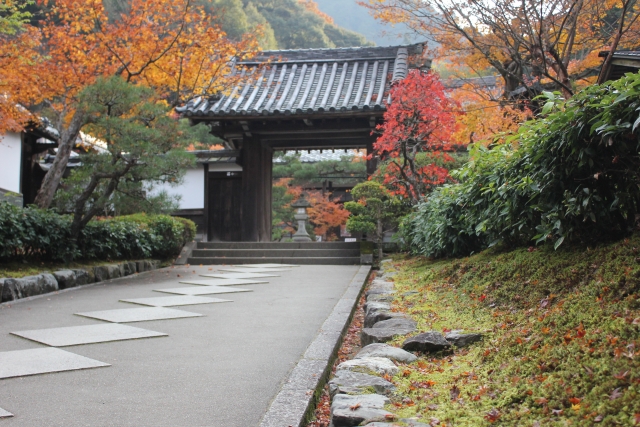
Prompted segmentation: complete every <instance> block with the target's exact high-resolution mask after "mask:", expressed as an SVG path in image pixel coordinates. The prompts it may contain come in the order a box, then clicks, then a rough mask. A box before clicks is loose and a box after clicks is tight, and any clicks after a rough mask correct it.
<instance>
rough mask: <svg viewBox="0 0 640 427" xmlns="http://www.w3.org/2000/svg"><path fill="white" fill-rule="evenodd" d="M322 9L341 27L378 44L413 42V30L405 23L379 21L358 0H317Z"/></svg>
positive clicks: (389, 44)
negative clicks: (395, 23)
mask: <svg viewBox="0 0 640 427" xmlns="http://www.w3.org/2000/svg"><path fill="white" fill-rule="evenodd" d="M315 2H316V3H318V7H319V8H320V10H321V11H322V12H324V13H326V14H327V15H329V16H331V17H332V18H333V20H334V22H335V23H336V25H340V26H341V27H344V28H347V29H349V30H351V31H355V32H358V33H360V34H362V35H364V36H365V37H366V38H367V39H368V40H371V41H372V42H374V43H375V44H376V45H378V46H391V45H398V44H404V43H413V42H416V41H420V40H415V39H414V36H413V34H412V33H411V31H410V30H409V29H408V28H406V27H405V26H403V25H396V26H391V25H387V24H383V23H381V22H379V21H377V20H376V19H375V18H374V17H373V16H371V15H370V14H369V11H368V10H367V8H365V7H363V6H360V5H359V4H358V2H357V0H315Z"/></svg>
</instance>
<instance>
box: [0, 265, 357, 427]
mask: <svg viewBox="0 0 640 427" xmlns="http://www.w3.org/2000/svg"><path fill="white" fill-rule="evenodd" d="M222 268H224V266H220V269H222ZM219 271H220V270H219V269H217V268H216V267H209V266H205V267H199V266H190V267H186V266H181V267H179V268H178V267H176V268H168V269H163V270H156V271H152V272H147V273H143V274H140V275H136V276H130V277H126V278H122V279H116V280H113V281H110V282H105V283H99V284H96V285H93V286H87V287H83V288H80V289H77V290H76V289H74V290H71V291H64V292H60V293H56V294H48V295H44V296H42V297H37V298H34V299H31V300H22V301H18V302H15V303H12V304H2V305H0V354H2V353H6V352H11V351H16V350H29V349H44V348H52V347H47V346H46V345H43V344H40V343H37V342H34V341H31V340H27V339H24V338H21V337H18V336H15V335H11V332H19V331H31V330H42V329H52V328H66V327H77V326H85V325H108V324H111V323H108V322H105V321H101V320H98V319H93V318H88V317H82V316H77V315H74V313H87V312H93V311H105V310H117V309H126V308H139V307H141V306H140V305H135V304H129V303H125V302H120V301H119V300H123V299H128V300H138V299H142V298H158V297H163V296H164V298H166V295H167V294H163V293H159V292H156V291H157V290H162V289H170V288H176V287H180V286H186V285H181V284H180V283H179V282H180V281H182V280H185V279H186V280H190V279H198V277H199V275H201V274H216V273H217V272H219ZM366 272H368V268H364V267H363V268H361V267H359V266H320V265H318V266H316V265H309V266H302V267H296V268H291V270H290V271H281V272H278V275H279V277H269V278H268V279H265V280H267V281H268V282H269V283H266V284H257V285H243V288H246V289H250V290H251V291H252V292H242V293H228V294H227V293H225V294H221V295H220V297H221V298H224V299H225V300H232V301H233V302H226V303H224V304H216V303H209V304H204V303H203V304H197V305H189V306H182V307H181V308H184V309H185V310H187V311H189V312H193V313H198V314H202V315H203V316H202V317H189V318H172V319H163V320H151V321H140V322H136V323H135V325H136V327H139V328H143V329H148V330H150V331H155V332H159V333H163V334H167V335H168V336H166V337H162V338H147V339H134V340H127V341H112V342H105V343H95V344H86V345H72V346H68V347H64V350H65V351H68V352H71V353H73V354H76V355H79V356H84V357H85V358H88V359H91V360H94V361H97V362H99V363H102V364H103V365H102V366H104V365H105V364H109V365H111V366H106V367H102V368H100V369H86V370H74V371H65V372H56V373H48V374H43V375H33V376H24V377H15V378H7V379H2V380H0V407H2V408H4V409H6V410H8V411H10V412H11V413H12V414H14V417H12V418H2V419H1V420H0V427H4V426H11V427H13V426H21V427H31V426H34V427H35V426H38V427H40V426H45V425H46V426H52V427H53V426H65V427H72V426H101V427H103V426H105V427H106V426H118V427H124V426H138V427H146V426H149V427H151V426H154V427H155V426H158V427H160V426H172V427H175V426H180V427H191V426H194V427H195V426H198V427H200V426H214V427H236V426H237V427H240V426H242V427H249V426H258V425H259V424H260V422H261V420H263V418H264V417H265V414H271V415H270V416H271V417H273V415H274V414H276V413H277V411H275V412H274V411H273V410H270V409H269V408H270V407H272V406H273V405H276V406H277V404H279V403H280V404H281V403H282V399H283V397H285V396H286V395H287V393H289V390H294V389H296V390H297V389H298V388H299V387H294V386H292V385H291V382H292V381H293V382H295V381H299V382H306V383H308V382H309V381H310V380H313V381H311V382H314V381H317V379H316V377H317V373H312V374H311V375H312V376H313V378H305V377H304V375H303V376H302V378H297V377H298V376H299V375H300V373H301V372H304V370H303V369H302V368H303V367H305V366H306V365H307V364H317V365H319V366H318V367H317V368H316V369H315V371H314V372H318V370H320V371H322V366H320V365H321V362H318V361H317V360H315V358H314V357H312V356H310V353H311V349H313V348H315V347H314V346H318V345H320V344H322V343H323V342H324V341H326V339H327V337H328V336H329V335H330V336H331V339H333V340H337V339H338V338H339V333H337V332H336V331H339V329H340V327H341V326H340V322H343V321H344V320H347V318H348V314H349V304H350V301H352V300H354V298H356V297H357V293H358V290H359V289H358V288H359V287H360V286H361V285H362V282H363V281H364V279H366ZM227 289H229V290H233V289H234V288H233V287H230V288H227ZM216 296H217V295H216ZM186 299H189V298H186ZM195 301H197V299H195ZM214 301H215V300H214ZM200 302H203V301H200ZM338 314H339V315H338ZM323 328H324V329H327V328H330V329H331V328H332V329H333V331H334V332H332V333H331V334H327V332H326V331H325V330H324V329H323ZM324 347H325V348H330V347H331V343H329V345H324ZM325 353H326V351H325ZM303 388H304V387H303ZM303 388H301V390H302V389H303ZM296 398H298V397H297V396H296ZM283 421H284V420H283ZM287 421H288V420H287ZM263 424H264V422H263ZM283 425H284V427H286V426H287V425H288V424H283Z"/></svg>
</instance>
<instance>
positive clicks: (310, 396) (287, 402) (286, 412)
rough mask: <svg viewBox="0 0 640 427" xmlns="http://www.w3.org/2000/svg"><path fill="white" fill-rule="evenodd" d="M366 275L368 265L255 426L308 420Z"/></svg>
mask: <svg viewBox="0 0 640 427" xmlns="http://www.w3.org/2000/svg"><path fill="white" fill-rule="evenodd" d="M370 272H371V266H364V265H363V266H361V267H360V269H359V270H358V272H357V273H356V275H355V277H354V278H353V280H351V283H350V284H349V286H348V287H347V290H346V291H345V293H344V294H343V295H342V298H341V299H340V301H338V303H337V304H336V305H335V307H334V308H333V311H332V312H331V314H330V315H329V317H328V318H327V319H326V320H325V322H324V323H323V324H322V327H321V329H320V333H319V334H318V336H317V337H316V338H315V339H314V340H313V342H312V343H311V344H310V345H309V347H307V350H306V351H305V353H304V355H303V356H302V358H301V359H300V360H299V361H298V363H297V364H296V366H295V367H294V368H293V370H292V371H291V373H290V375H289V377H288V378H287V380H286V381H285V382H284V385H283V386H282V389H281V390H280V392H279V393H278V394H277V395H276V397H275V398H274V399H273V401H272V402H271V405H270V406H269V409H268V410H267V413H266V414H265V415H264V417H262V420H261V422H260V425H259V427H283V426H284V427H287V426H292V427H301V426H303V425H304V423H305V422H306V421H307V420H308V419H309V417H310V416H311V414H312V413H313V410H314V407H315V403H316V402H317V401H318V399H319V397H320V394H321V393H322V388H323V387H324V385H325V384H326V382H327V379H328V377H329V374H330V373H331V366H332V364H333V362H334V360H335V358H336V357H337V354H338V350H339V348H340V345H341V343H342V338H343V337H344V335H345V333H346V331H347V329H348V327H349V324H350V322H351V319H352V317H353V314H354V312H355V308H356V307H357V305H358V299H359V298H360V295H361V293H362V290H363V289H364V286H365V285H366V283H367V279H368V277H369V274H370Z"/></svg>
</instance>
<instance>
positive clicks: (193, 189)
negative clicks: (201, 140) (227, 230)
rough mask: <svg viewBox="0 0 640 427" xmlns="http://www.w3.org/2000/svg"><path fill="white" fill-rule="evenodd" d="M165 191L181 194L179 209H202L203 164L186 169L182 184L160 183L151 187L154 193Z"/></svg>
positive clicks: (171, 193)
mask: <svg viewBox="0 0 640 427" xmlns="http://www.w3.org/2000/svg"><path fill="white" fill-rule="evenodd" d="M163 190H164V191H166V192H167V194H170V195H178V196H181V199H180V209H204V166H203V165H197V166H196V168H195V169H189V170H187V173H186V174H185V176H184V180H183V182H182V184H180V185H178V186H176V187H172V186H170V185H169V184H161V185H158V186H156V187H155V188H154V189H153V192H154V193H159V192H160V191H163Z"/></svg>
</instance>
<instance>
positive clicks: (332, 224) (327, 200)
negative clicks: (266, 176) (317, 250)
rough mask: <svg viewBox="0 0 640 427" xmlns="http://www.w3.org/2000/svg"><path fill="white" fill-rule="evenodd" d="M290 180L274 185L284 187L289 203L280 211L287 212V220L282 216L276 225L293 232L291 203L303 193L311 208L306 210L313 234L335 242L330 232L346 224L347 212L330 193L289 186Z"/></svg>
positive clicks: (277, 182) (281, 180)
mask: <svg viewBox="0 0 640 427" xmlns="http://www.w3.org/2000/svg"><path fill="white" fill-rule="evenodd" d="M291 181H292V178H281V179H279V180H277V181H276V182H275V183H274V186H276V187H284V188H285V189H286V195H287V196H288V197H287V199H288V200H290V201H289V202H287V203H285V204H284V205H283V206H282V210H284V211H286V212H288V213H289V214H290V215H288V218H285V215H282V219H283V222H282V223H281V224H277V225H286V227H287V230H288V231H289V232H295V228H294V224H293V222H294V221H293V212H294V209H293V208H292V207H291V202H293V201H295V200H297V199H298V198H299V197H300V196H301V195H302V193H303V192H305V193H306V198H307V200H309V202H310V203H311V207H309V208H308V209H307V214H308V215H309V223H310V224H311V225H312V226H313V232H314V234H315V235H316V236H323V238H324V239H325V240H336V239H337V236H336V235H335V233H333V232H332V231H331V229H333V228H337V227H340V226H342V225H345V224H346V223H347V218H348V217H349V215H350V214H349V212H348V211H346V210H345V209H344V207H343V206H342V204H341V203H340V200H339V198H338V199H336V198H333V197H332V195H331V193H327V192H325V193H324V194H323V193H322V191H319V190H305V189H304V188H303V187H302V186H300V185H291Z"/></svg>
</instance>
